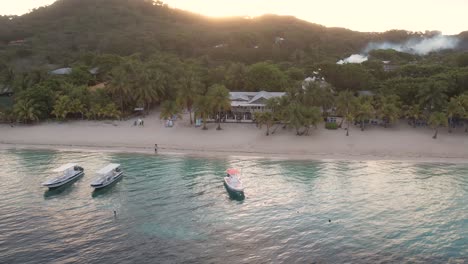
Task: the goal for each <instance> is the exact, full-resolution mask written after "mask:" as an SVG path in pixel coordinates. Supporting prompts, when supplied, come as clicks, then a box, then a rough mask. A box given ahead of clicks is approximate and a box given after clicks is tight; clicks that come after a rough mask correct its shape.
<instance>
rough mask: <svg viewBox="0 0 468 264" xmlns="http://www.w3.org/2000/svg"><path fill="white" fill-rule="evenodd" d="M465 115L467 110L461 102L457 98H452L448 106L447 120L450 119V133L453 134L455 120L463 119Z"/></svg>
mask: <svg viewBox="0 0 468 264" xmlns="http://www.w3.org/2000/svg"><path fill="white" fill-rule="evenodd" d="M464 115H465V108H464V107H463V105H462V102H461V100H459V99H458V98H456V97H452V98H450V101H449V103H448V104H447V118H448V122H449V123H448V132H449V133H452V126H453V118H454V117H463V116H464Z"/></svg>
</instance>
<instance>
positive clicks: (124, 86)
mask: <svg viewBox="0 0 468 264" xmlns="http://www.w3.org/2000/svg"><path fill="white" fill-rule="evenodd" d="M110 75H111V81H110V83H109V85H108V86H106V88H107V90H108V91H109V92H110V93H111V94H112V95H113V96H116V97H118V98H119V100H120V111H122V113H123V112H124V111H125V103H126V102H128V99H129V98H131V95H132V87H131V86H130V81H129V76H128V73H127V70H125V68H124V67H123V66H121V67H117V68H114V69H113V70H112V71H111V74H110Z"/></svg>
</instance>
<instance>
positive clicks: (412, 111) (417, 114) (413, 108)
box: [405, 104, 424, 127]
mask: <svg viewBox="0 0 468 264" xmlns="http://www.w3.org/2000/svg"><path fill="white" fill-rule="evenodd" d="M406 108H407V109H406V111H405V115H406V117H407V118H409V119H411V121H412V123H413V127H416V122H417V120H420V119H424V115H423V112H422V109H421V106H420V105H419V104H414V105H410V106H407V107H406Z"/></svg>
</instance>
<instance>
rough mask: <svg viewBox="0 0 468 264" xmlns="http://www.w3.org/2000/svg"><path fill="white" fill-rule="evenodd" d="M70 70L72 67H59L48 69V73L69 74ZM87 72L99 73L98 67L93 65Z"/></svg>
mask: <svg viewBox="0 0 468 264" xmlns="http://www.w3.org/2000/svg"><path fill="white" fill-rule="evenodd" d="M72 71H73V69H72V68H70V67H66V68H60V69H56V70H53V71H50V72H49V73H50V74H53V75H68V74H71V73H72ZM88 72H89V73H90V74H92V75H96V74H98V73H99V67H94V68H92V69H89V70H88Z"/></svg>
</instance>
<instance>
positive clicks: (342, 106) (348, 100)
mask: <svg viewBox="0 0 468 264" xmlns="http://www.w3.org/2000/svg"><path fill="white" fill-rule="evenodd" d="M335 105H336V113H337V114H338V115H340V116H342V117H346V116H347V115H348V114H349V113H351V112H353V111H354V109H355V108H356V106H357V98H356V97H355V96H354V95H353V93H352V92H350V91H342V92H340V93H338V97H337V98H336V101H335ZM343 121H344V119H342V120H341V122H340V124H339V125H338V126H339V127H341V126H342V125H343Z"/></svg>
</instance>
